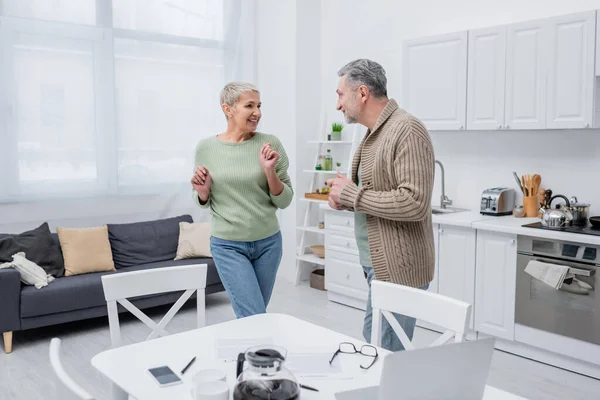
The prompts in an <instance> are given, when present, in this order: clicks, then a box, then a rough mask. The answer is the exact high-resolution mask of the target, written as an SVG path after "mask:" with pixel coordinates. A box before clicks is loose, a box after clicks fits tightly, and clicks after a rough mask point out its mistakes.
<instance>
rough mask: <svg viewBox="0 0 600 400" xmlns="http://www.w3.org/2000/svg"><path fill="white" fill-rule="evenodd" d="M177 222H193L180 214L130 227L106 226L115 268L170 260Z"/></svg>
mask: <svg viewBox="0 0 600 400" xmlns="http://www.w3.org/2000/svg"><path fill="white" fill-rule="evenodd" d="M180 222H189V223H192V222H194V220H193V219H192V216H191V215H181V216H179V217H175V218H167V219H160V220H156V221H145V222H136V223H132V224H108V239H109V240H110V246H111V249H112V255H113V261H114V262H115V268H117V269H119V268H123V267H133V266H135V265H140V264H147V263H152V262H158V261H166V260H173V259H174V258H175V256H176V254H177V245H178V243H179V223H180Z"/></svg>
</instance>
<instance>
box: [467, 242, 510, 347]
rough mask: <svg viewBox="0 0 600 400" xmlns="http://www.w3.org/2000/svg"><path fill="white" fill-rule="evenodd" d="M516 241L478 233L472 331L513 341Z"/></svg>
mask: <svg viewBox="0 0 600 400" xmlns="http://www.w3.org/2000/svg"><path fill="white" fill-rule="evenodd" d="M516 274H517V237H516V236H515V235H510V234H505V233H497V232H490V231H481V230H480V231H477V262H476V273H475V276H476V285H475V287H476V291H475V304H476V307H475V329H476V330H477V331H479V332H483V333H486V334H489V335H492V336H496V337H498V338H502V339H507V340H514V327H515V287H516Z"/></svg>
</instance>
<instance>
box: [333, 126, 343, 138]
mask: <svg viewBox="0 0 600 400" xmlns="http://www.w3.org/2000/svg"><path fill="white" fill-rule="evenodd" d="M342 129H344V125H343V124H340V123H337V122H334V123H333V124H331V140H342Z"/></svg>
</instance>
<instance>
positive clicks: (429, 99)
mask: <svg viewBox="0 0 600 400" xmlns="http://www.w3.org/2000/svg"><path fill="white" fill-rule="evenodd" d="M403 65H404V71H403V86H402V87H403V92H402V94H403V99H402V103H403V104H402V105H403V108H405V109H406V110H407V111H409V112H410V113H412V114H414V115H415V116H416V117H417V118H419V119H420V120H421V121H423V123H424V124H425V125H426V126H427V128H428V129H430V130H460V129H465V126H466V105H467V99H466V96H467V32H459V33H453V34H449V35H443V36H435V37H428V38H423V39H416V40H410V41H406V42H404V63H403Z"/></svg>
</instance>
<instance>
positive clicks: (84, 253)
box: [56, 225, 115, 276]
mask: <svg viewBox="0 0 600 400" xmlns="http://www.w3.org/2000/svg"><path fill="white" fill-rule="evenodd" d="M56 231H57V232H58V237H59V239H60V247H61V249H62V253H63V258H64V259H65V276H72V275H80V274H89V273H92V272H105V271H114V270H115V263H114V262H113V258H112V252H111V248H110V242H109V241H108V228H107V227H106V225H104V226H98V227H93V228H57V229H56Z"/></svg>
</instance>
